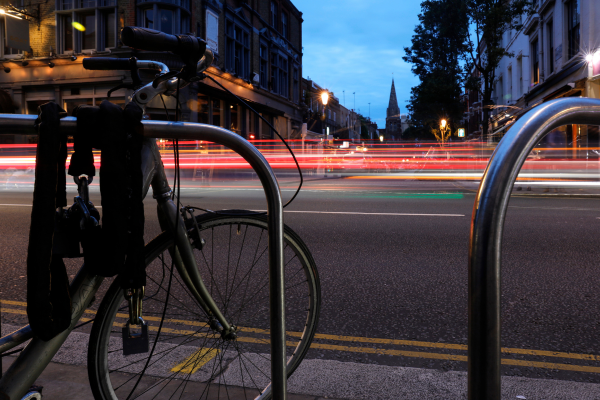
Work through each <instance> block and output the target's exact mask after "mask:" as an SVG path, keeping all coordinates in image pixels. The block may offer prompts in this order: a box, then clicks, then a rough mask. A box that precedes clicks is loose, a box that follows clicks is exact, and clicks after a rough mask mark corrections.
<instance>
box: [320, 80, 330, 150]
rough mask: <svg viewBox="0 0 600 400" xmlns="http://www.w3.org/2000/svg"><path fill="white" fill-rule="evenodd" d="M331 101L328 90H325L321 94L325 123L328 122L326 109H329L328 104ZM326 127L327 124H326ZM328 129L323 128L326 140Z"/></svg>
mask: <svg viewBox="0 0 600 400" xmlns="http://www.w3.org/2000/svg"><path fill="white" fill-rule="evenodd" d="M328 101H329V92H328V91H327V90H323V91H322V92H321V103H323V115H322V116H321V120H322V121H323V122H326V120H327V117H326V115H325V107H327V102H328ZM325 125H326V124H325ZM326 130H327V128H326V127H323V136H325V138H327V136H326V135H327V132H326Z"/></svg>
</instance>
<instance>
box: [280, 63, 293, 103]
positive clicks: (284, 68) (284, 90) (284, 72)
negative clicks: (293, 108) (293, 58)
mask: <svg viewBox="0 0 600 400" xmlns="http://www.w3.org/2000/svg"><path fill="white" fill-rule="evenodd" d="M288 71H289V70H288V59H287V58H286V57H282V56H281V55H280V56H279V94H280V95H282V96H283V97H285V98H289V96H290V94H289V85H290V83H289V80H288V76H289V75H288Z"/></svg>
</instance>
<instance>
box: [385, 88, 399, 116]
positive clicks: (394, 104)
mask: <svg viewBox="0 0 600 400" xmlns="http://www.w3.org/2000/svg"><path fill="white" fill-rule="evenodd" d="M387 117H388V118H390V117H392V118H394V117H395V118H400V107H398V99H397V98H396V86H395V85H394V78H392V90H391V92H390V104H389V105H388V108H387Z"/></svg>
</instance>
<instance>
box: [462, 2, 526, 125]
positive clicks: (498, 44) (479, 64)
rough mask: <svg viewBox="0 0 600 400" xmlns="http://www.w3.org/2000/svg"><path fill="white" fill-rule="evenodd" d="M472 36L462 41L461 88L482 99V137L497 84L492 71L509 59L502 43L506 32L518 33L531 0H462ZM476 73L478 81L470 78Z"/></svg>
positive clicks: (509, 54)
mask: <svg viewBox="0 0 600 400" xmlns="http://www.w3.org/2000/svg"><path fill="white" fill-rule="evenodd" d="M463 1H465V6H466V13H467V17H468V21H469V23H470V25H471V27H472V34H471V35H467V37H466V43H465V44H466V46H465V47H466V50H465V51H464V52H463V55H462V57H463V59H464V61H465V63H466V68H465V71H466V72H467V74H466V75H465V87H466V88H467V89H469V90H476V91H478V92H479V93H480V94H481V96H482V98H483V105H484V106H485V107H484V115H483V121H482V124H483V135H486V134H487V128H488V121H489V108H488V107H487V106H489V105H491V99H492V92H493V90H494V87H495V85H496V83H497V77H496V68H497V67H498V65H499V64H500V60H501V59H502V57H505V56H506V57H513V56H514V54H513V53H511V52H508V51H507V50H506V47H505V44H504V43H503V41H502V38H503V37H504V34H505V33H506V32H507V31H509V30H515V31H519V30H520V29H521V28H522V26H523V25H522V19H523V17H524V16H527V15H528V14H530V13H532V12H533V1H532V0H511V1H507V0H463ZM471 71H478V72H479V77H474V76H473V75H471V73H470V72H471Z"/></svg>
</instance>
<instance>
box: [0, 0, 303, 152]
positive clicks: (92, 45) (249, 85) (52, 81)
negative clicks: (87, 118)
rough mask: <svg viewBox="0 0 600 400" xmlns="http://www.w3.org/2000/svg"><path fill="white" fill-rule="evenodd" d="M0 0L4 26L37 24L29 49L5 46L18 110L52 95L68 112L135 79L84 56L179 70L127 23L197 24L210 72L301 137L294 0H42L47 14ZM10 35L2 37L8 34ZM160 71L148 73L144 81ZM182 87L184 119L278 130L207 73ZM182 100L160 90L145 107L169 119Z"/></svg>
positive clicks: (250, 132)
mask: <svg viewBox="0 0 600 400" xmlns="http://www.w3.org/2000/svg"><path fill="white" fill-rule="evenodd" d="M2 4H4V5H2ZM19 4H24V3H19ZM0 8H2V9H3V10H5V12H6V14H5V15H4V16H1V15H0V25H2V26H0V32H4V30H5V27H4V25H5V24H7V23H9V24H10V23H11V22H12V21H11V20H12V19H13V18H14V17H21V18H25V19H24V20H25V21H28V24H29V43H28V46H27V47H28V48H29V49H28V50H26V51H23V50H19V49H13V48H10V47H6V45H5V46H4V47H2V46H0V62H1V63H2V65H3V66H4V68H5V72H4V73H2V72H0V90H2V91H4V92H5V93H7V94H8V95H9V96H10V98H11V99H12V102H13V104H14V112H17V113H23V114H35V113H37V107H38V106H39V105H40V104H43V103H45V102H47V101H50V100H53V101H55V102H57V103H58V104H59V105H61V106H62V107H63V108H64V109H65V110H66V111H67V112H68V113H69V114H70V113H71V112H72V110H73V109H74V108H75V107H76V106H77V105H79V104H89V105H98V104H100V102H101V101H102V100H104V99H106V98H107V93H108V91H109V90H110V89H111V88H114V87H115V86H117V85H120V84H123V83H130V82H131V77H130V76H129V73H128V72H125V71H87V70H84V69H83V67H82V59H83V58H85V57H92V56H94V57H119V58H129V57H131V56H136V57H137V58H138V59H152V60H156V61H160V62H164V63H165V64H167V65H168V66H169V68H170V69H171V70H174V69H179V68H181V66H182V63H181V61H180V60H179V59H178V58H177V57H175V56H173V55H171V54H167V53H153V52H143V51H136V50H133V49H130V48H128V47H126V46H123V44H122V43H121V42H120V40H119V32H120V30H121V29H122V28H123V27H124V26H143V27H147V28H151V29H156V30H160V31H163V32H166V33H170V34H183V33H188V32H193V33H194V34H195V35H196V36H198V37H201V38H203V39H205V40H206V41H207V43H208V46H209V47H210V48H211V49H212V50H213V51H214V53H215V61H214V62H213V65H212V66H211V67H209V68H208V70H207V74H208V75H210V76H211V77H213V78H214V79H216V80H217V81H219V82H220V83H221V84H222V85H223V86H225V87H226V88H227V89H229V90H230V91H231V92H233V93H235V94H236V95H237V96H239V97H241V98H242V99H244V100H245V101H247V102H248V104H249V105H250V107H251V108H253V109H255V110H256V111H258V112H259V113H260V115H261V116H262V117H263V118H265V119H266V120H267V121H268V122H269V123H270V124H272V125H273V126H274V128H275V129H276V130H277V131H278V132H279V133H280V134H281V135H282V136H283V137H284V138H295V137H300V134H301V128H302V113H301V109H300V102H301V99H300V87H301V86H300V85H301V76H302V22H303V19H302V13H301V12H300V11H299V10H298V9H297V8H296V7H295V6H294V4H292V3H291V1H289V0H222V1H220V0H157V1H151V0H143V1H139V0H138V1H137V2H135V1H134V0H49V1H48V2H46V3H42V4H41V5H40V12H39V14H36V13H37V8H36V9H35V10H34V9H33V8H31V9H26V8H23V7H21V8H18V7H16V8H15V7H11V6H9V5H8V3H0ZM34 11H35V13H34ZM21 13H26V14H29V15H33V16H34V17H30V16H25V15H24V14H21ZM7 14H10V15H7ZM37 15H39V18H37ZM13 16H14V17H13ZM7 20H8V22H7ZM4 36H5V35H4V34H3V33H2V34H0V39H1V40H3V42H4V43H5V44H6V42H5V40H6V38H5V37H4ZM7 69H9V72H6V70H7ZM152 77H153V75H152V74H147V75H142V78H146V79H145V82H148V81H149V80H151V79H152ZM180 92H181V93H180V96H179V100H180V104H181V116H182V120H184V121H192V122H202V123H209V124H213V125H218V126H222V127H225V128H227V129H230V130H233V131H234V132H236V133H238V134H240V135H242V136H244V137H246V138H249V137H251V136H253V137H256V138H264V139H271V138H274V133H273V132H272V130H271V128H270V127H269V126H268V124H266V123H264V121H262V120H261V119H260V118H258V117H257V116H256V115H255V114H254V113H252V112H250V110H249V109H248V108H247V107H246V106H245V105H243V104H242V103H241V102H239V101H238V100H236V99H235V97H233V96H231V95H230V94H228V93H227V92H225V91H223V90H222V89H221V88H219V87H218V85H216V84H214V83H212V82H210V80H208V79H205V80H204V81H201V82H198V83H194V84H192V85H189V86H188V87H186V88H184V89H182V90H181V91H180ZM130 93H131V91H130V90H127V89H120V90H117V91H115V92H113V93H112V95H111V101H113V102H115V103H118V104H123V103H124V102H125V99H126V97H127V96H128V95H129V94H130ZM165 108H166V110H167V111H165ZM174 109H175V99H174V98H169V99H165V104H164V105H163V102H162V101H161V100H160V99H155V101H153V102H152V103H151V104H149V106H148V109H147V113H148V115H149V116H150V118H152V119H167V113H168V114H170V115H171V117H172V116H173V115H174V112H173V110H174ZM169 111H171V112H169ZM5 140H6V139H5ZM8 140H13V141H15V142H23V141H27V140H29V138H23V137H18V136H15V137H13V138H9V139H8Z"/></svg>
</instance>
